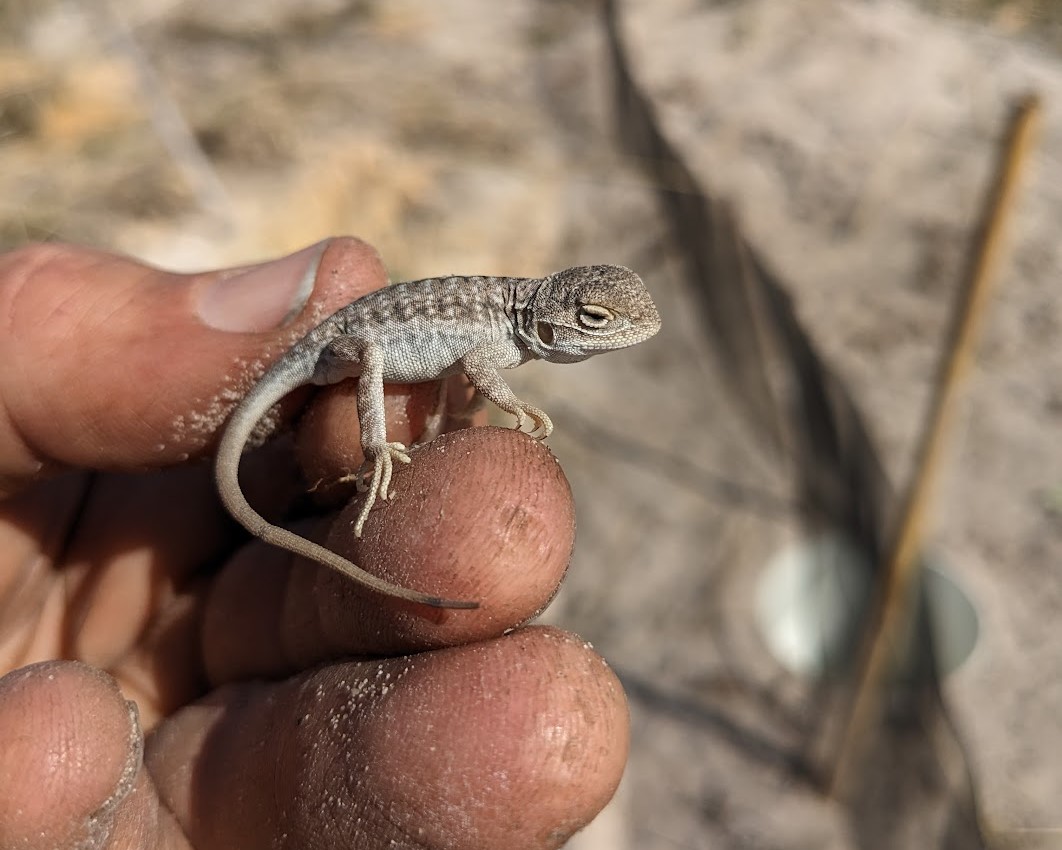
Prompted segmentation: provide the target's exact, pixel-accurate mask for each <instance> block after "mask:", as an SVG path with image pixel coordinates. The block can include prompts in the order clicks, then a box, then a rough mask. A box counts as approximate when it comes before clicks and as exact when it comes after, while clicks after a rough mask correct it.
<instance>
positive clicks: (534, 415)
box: [461, 351, 553, 440]
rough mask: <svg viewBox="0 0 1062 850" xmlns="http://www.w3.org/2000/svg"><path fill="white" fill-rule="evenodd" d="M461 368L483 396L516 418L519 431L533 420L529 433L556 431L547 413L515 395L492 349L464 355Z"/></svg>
mask: <svg viewBox="0 0 1062 850" xmlns="http://www.w3.org/2000/svg"><path fill="white" fill-rule="evenodd" d="M461 368H462V369H464V372H465V374H466V375H467V376H468V380H470V381H471V382H472V384H473V386H475V388H476V390H477V391H478V392H479V393H480V394H481V395H482V396H484V397H485V398H487V399H489V400H490V401H492V402H494V403H495V404H496V405H498V407H500V408H501V409H502V410H504V411H505V412H506V413H511V414H512V415H513V416H515V417H516V429H517V430H519V431H523V430H524V427H523V426H524V422H525V421H526V420H527V419H531V421H532V423H533V426H534V427H532V428H531V430H530V431H528V432H527V433H528V434H530V435H531V436H532V437H536V438H537V439H539V440H544V439H545V438H546V437H548V436H549V435H550V434H552V433H553V423H552V422H551V421H550V418H549V417H548V416H547V415H546V412H545V411H544V410H539V409H538V408H537V407H535V406H534V405H532V404H528V403H527V402H523V401H520V399H518V398H517V397H516V393H514V392H513V391H512V388H511V387H510V386H509V385H508V384H507V383H506V382H505V379H504V378H503V377H502V376H501V374H500V373H499V372H498V367H497V366H496V365H495V364H494V363H493V362H492V361H491V359H490V355H489V352H483V351H473V352H471V353H469V354H466V355H465V356H464V357H463V358H461Z"/></svg>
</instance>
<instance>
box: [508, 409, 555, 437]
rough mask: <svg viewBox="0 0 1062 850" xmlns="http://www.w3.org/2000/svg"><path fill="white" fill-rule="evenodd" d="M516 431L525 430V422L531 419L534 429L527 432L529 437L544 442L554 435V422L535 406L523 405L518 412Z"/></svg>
mask: <svg viewBox="0 0 1062 850" xmlns="http://www.w3.org/2000/svg"><path fill="white" fill-rule="evenodd" d="M516 417H517V418H516V430H517V431H523V430H524V420H525V419H530V420H531V422H532V423H533V425H534V427H533V428H531V430H530V431H525V432H524V433H526V434H527V435H528V436H530V437H534V438H535V439H536V440H544V439H546V437H548V436H549V435H550V434H552V433H553V422H552V421H551V420H550V418H549V417H548V416H547V415H546V411H544V410H539V409H538V408H537V407H535V406H534V405H530V404H524V403H521V404H520V407H519V408H517V412H516Z"/></svg>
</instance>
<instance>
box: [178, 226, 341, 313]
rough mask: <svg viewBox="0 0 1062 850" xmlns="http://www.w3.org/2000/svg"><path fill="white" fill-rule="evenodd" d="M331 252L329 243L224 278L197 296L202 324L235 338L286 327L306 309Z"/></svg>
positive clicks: (223, 276) (243, 269) (227, 274)
mask: <svg viewBox="0 0 1062 850" xmlns="http://www.w3.org/2000/svg"><path fill="white" fill-rule="evenodd" d="M327 247H328V240H325V241H323V242H318V243H317V244H316V245H311V246H310V247H309V248H303V249H302V250H301V251H296V252H295V253H294V254H289V255H288V256H287V257H281V258H280V259H279V260H271V261H270V262H268V263H261V264H260V265H257V266H250V267H249V268H242V269H232V270H231V271H228V272H221V273H220V274H219V275H218V277H217V278H216V279H215V280H214V281H213V282H212V283H211V284H210V285H209V286H207V287H206V288H205V289H204V290H203V292H202V294H201V295H200V296H199V303H198V306H197V312H198V314H199V318H200V319H201V320H202V321H203V323H204V324H206V325H209V326H210V327H212V328H215V329H217V330H219V331H233V332H236V333H255V332H260V331H268V330H273V329H275V328H282V327H284V325H286V324H288V322H290V321H291V320H292V319H294V318H295V317H296V316H298V315H299V313H300V312H302V308H303V307H304V306H306V302H307V300H309V298H310V294H311V293H312V292H313V285H314V281H315V280H316V279H317V267H318V266H319V265H320V264H321V257H322V256H323V255H324V252H325V248H327Z"/></svg>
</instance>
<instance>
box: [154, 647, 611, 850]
mask: <svg viewBox="0 0 1062 850" xmlns="http://www.w3.org/2000/svg"><path fill="white" fill-rule="evenodd" d="M627 736H628V718H627V708H626V702H625V700H624V697H623V692H622V689H621V687H620V685H619V682H618V681H617V679H616V678H615V676H614V675H613V674H612V673H611V671H609V669H608V668H607V666H606V665H605V663H604V662H603V661H602V659H601V658H600V657H599V656H597V655H596V654H595V653H594V652H593V651H592V650H590V649H589V648H588V647H587V646H586V644H585V643H584V642H583V641H582V640H580V639H578V638H576V637H575V636H573V635H570V634H567V633H564V632H560V631H557V630H553V629H546V628H529V629H524V630H520V631H517V632H514V633H512V634H510V635H507V636H505V637H503V638H499V639H497V640H493V641H488V642H485V643H482V644H477V645H475V646H468V647H458V648H452V649H446V650H437V651H434V652H429V653H424V654H421V655H417V656H414V657H412V658H390V659H386V660H383V661H379V662H376V661H373V662H360V663H343V664H336V665H334V666H329V667H324V668H318V669H317V670H315V671H313V672H311V673H307V674H304V675H302V676H299V677H297V678H296V679H293V680H291V681H289V682H285V683H281V684H272V685H263V684H257V685H254V684H251V685H249V684H239V685H233V686H230V687H227V688H225V689H224V690H222V691H220V692H218V693H217V695H216V696H215V697H213V698H212V699H210V700H209V701H208V702H206V703H205V704H203V705H200V706H195V707H191V708H188V709H186V710H184V711H182V712H180V713H179V714H177V715H175V716H174V717H173V718H171V719H170V720H168V721H166V722H165V723H164V724H163V725H162V726H161V727H160V728H159V730H158V731H157V732H156V733H155V734H154V735H153V737H152V739H151V740H150V742H149V745H148V751H147V765H148V767H149V769H150V771H151V774H152V776H153V778H154V779H155V782H156V784H157V786H158V788H159V793H160V795H161V797H162V799H163V800H164V801H165V803H166V804H167V806H168V807H169V808H170V809H171V810H172V811H173V812H174V814H175V816H176V817H177V819H178V820H179V822H180V823H181V826H182V827H183V829H184V831H185V834H186V835H188V837H189V839H190V840H191V842H192V843H193V844H194V845H195V847H196V848H197V850H211V848H227V847H237V846H239V847H271V846H274V845H275V844H277V843H278V842H279V841H280V837H281V836H283V837H284V841H285V843H286V844H287V845H290V846H314V847H318V848H322V849H323V850H324V849H325V848H331V847H336V848H339V847H360V848H365V849H366V850H371V848H385V847H386V848H423V847H450V848H455V850H473V848H490V850H495V849H496V848H498V847H521V848H528V850H536V848H555V847H559V846H560V845H561V844H563V843H564V841H565V840H566V839H567V838H568V836H570V835H571V834H572V833H573V832H575V831H576V830H577V829H579V828H581V827H582V826H584V825H585V824H586V823H587V822H589V820H590V819H591V818H592V817H593V816H594V814H596V812H597V811H598V810H600V808H602V806H603V805H604V804H605V802H607V800H608V799H609V798H610V797H611V795H612V793H613V791H614V790H615V787H616V784H617V783H618V782H619V778H620V775H621V773H622V771H623V764H624V762H625V760H626V754H627V743H628V742H627Z"/></svg>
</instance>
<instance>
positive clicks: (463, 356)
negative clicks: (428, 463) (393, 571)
mask: <svg viewBox="0 0 1062 850" xmlns="http://www.w3.org/2000/svg"><path fill="white" fill-rule="evenodd" d="M659 329H660V315H659V314H658V313H657V310H656V306H655V305H654V304H653V301H652V299H651V298H650V297H649V293H648V291H647V290H646V288H645V285H644V284H643V283H642V281H641V279H640V278H639V277H638V275H636V274H635V273H634V272H632V271H630V270H629V269H625V268H623V267H622V266H605V265H601V266H579V267H576V268H571V269H566V270H564V271H560V272H557V273H555V274H551V275H548V276H546V277H543V278H514V277H440V278H428V279H426V280H414V281H408V282H405V283H397V284H394V285H392V286H388V287H385V288H383V289H379V290H376V291H375V292H371V293H369V294H368V295H366V296H364V297H362V298H359V299H358V300H356V301H353V302H352V303H350V304H348V305H347V306H346V307H343V308H342V309H341V310H339V311H338V312H336V313H334V314H333V315H332V316H331V317H329V318H328V319H325V321H324V322H322V323H321V324H320V325H318V326H317V327H316V328H314V329H313V330H312V331H310V332H309V333H308V334H307V335H306V336H305V337H303V338H302V339H301V340H300V341H299V342H297V343H296V344H295V345H294V346H293V347H292V348H291V349H290V350H289V351H288V352H287V353H285V354H284V355H282V356H281V357H280V359H279V360H277V361H276V362H275V363H274V364H273V366H272V367H271V368H270V369H269V370H268V371H267V372H266V373H265V374H264V375H263V376H262V378H261V379H260V380H259V381H258V383H257V384H256V385H255V386H254V387H253V388H252V389H251V391H250V392H249V393H248V394H247V395H246V396H245V397H244V398H243V400H242V401H241V402H240V403H239V404H238V405H237V406H236V408H235V410H233V412H232V415H231V417H230V418H229V420H228V424H227V425H226V427H225V432H224V434H223V435H222V438H221V442H220V444H219V445H218V450H217V461H216V466H215V478H216V481H217V487H218V492H219V493H220V494H221V500H222V502H224V504H225V507H226V508H228V510H229V512H230V513H231V514H232V515H233V516H234V517H235V518H236V519H237V520H239V522H240V523H241V524H242V525H243V526H244V527H245V528H247V530H248V531H250V532H251V533H252V534H254V535H255V536H257V537H260V538H261V539H262V540H264V541H266V542H267V543H272V544H273V545H274V546H280V547H281V548H283V549H287V550H288V551H290V552H293V553H295V554H296V555H302V556H303V557H306V558H310V559H312V560H314V561H317V562H319V563H321V564H324V565H325V566H328V567H331V568H333V569H335V570H338V571H339V572H341V573H343V574H344V575H346V576H348V577H350V578H352V579H354V580H355V581H357V582H359V583H361V584H363V585H365V586H366V587H369V588H371V589H373V590H375V591H378V592H380V593H383V594H386V595H388V596H393V597H397V598H399V599H406V600H409V601H412V602H418V603H421V604H423V605H431V606H434V607H437V608H476V607H478V603H476V602H463V601H459V600H452V599H442V598H440V597H438V596H432V595H429V594H426V593H421V592H419V591H415V590H411V589H408V588H405V587H400V586H399V585H395V584H391V583H390V582H388V581H385V580H383V579H381V578H377V577H376V576H374V575H372V574H370V573H367V572H365V571H364V570H363V569H361V568H360V567H358V566H356V565H355V564H353V563H351V562H350V561H348V560H347V559H346V558H343V557H341V556H340V555H337V554H336V553H335V552H332V551H331V550H329V549H326V548H325V547H324V546H321V545H319V544H317V543H314V542H312V541H310V540H307V539H306V538H304V537H300V536H299V535H297V534H295V533H293V532H291V531H288V530H286V529H284V528H280V527H278V526H275V525H273V524H271V523H270V522H268V521H267V520H266V519H265V518H263V517H262V516H260V515H259V514H258V513H257V512H256V511H255V510H254V508H252V507H251V506H250V504H248V502H247V499H246V497H245V496H244V494H243V492H242V490H241V489H240V484H239V478H238V475H239V465H240V456H241V455H242V454H243V450H244V448H245V446H246V443H247V440H248V438H249V437H250V435H251V433H252V432H253V431H254V429H255V427H256V426H257V424H258V422H259V420H261V419H262V417H263V416H265V415H266V413H268V412H269V410H270V408H271V407H273V405H274V404H276V403H277V402H278V401H280V400H281V399H282V398H283V397H284V396H285V395H287V394H288V393H289V392H290V391H291V390H293V389H295V388H296V387H300V386H303V385H304V384H317V385H325V384H334V383H338V382H339V381H342V380H344V379H346V378H354V377H356V378H358V379H359V382H358V389H357V406H358V419H359V421H360V423H361V446H362V450H363V451H364V454H365V463H364V464H363V465H362V469H363V470H364V469H366V468H367V467H369V466H370V465H371V467H372V480H371V483H370V484H369V486H368V494H367V495H366V497H365V504H364V505H363V506H362V508H361V512H360V514H359V516H358V520H357V522H356V524H355V526H354V534H355V536H357V537H360V536H361V531H362V527H363V526H364V524H365V519H366V517H367V516H368V515H369V511H370V510H372V506H373V504H374V503H375V501H376V499H377V497H379V498H380V499H384V500H386V499H387V498H388V489H389V487H390V484H391V471H392V466H393V464H394V462H395V461H398V462H400V463H409V455H408V453H407V452H406V447H405V446H404V445H403V444H402V443H394V442H388V441H387V434H386V431H385V423H384V392H383V387H384V383H419V382H423V381H435V380H438V379H440V378H445V377H447V376H449V375H453V374H457V373H459V372H464V373H465V375H466V376H467V377H468V379H469V381H471V382H472V384H473V386H474V387H475V388H476V390H477V391H478V392H479V393H480V394H481V395H483V396H484V397H486V398H488V399H490V400H491V401H492V402H494V403H495V404H496V405H497V406H498V407H500V408H501V409H502V410H504V411H505V412H507V413H511V414H512V415H514V416H515V417H516V420H517V421H516V426H515V427H516V428H517V429H520V430H523V426H524V424H525V423H526V422H528V421H530V424H531V425H532V428H531V429H530V431H529V433H530V434H531V436H535V437H538V438H539V439H544V438H545V437H548V436H549V435H550V433H551V432H552V431H553V423H552V422H550V419H549V417H548V416H547V415H546V414H545V413H544V412H543V411H541V410H539V409H538V408H537V407H533V406H532V405H530V404H527V403H525V402H523V401H520V399H518V398H517V397H516V395H515V394H514V393H513V391H512V390H511V389H510V388H509V385H508V384H507V383H506V382H505V380H504V378H502V377H501V375H500V374H498V370H499V369H511V368H514V367H516V366H519V365H520V364H521V363H526V362H527V361H528V360H536V359H537V360H548V361H550V362H551V363H575V362H578V361H580V360H585V359H586V358H587V357H590V356H592V355H594V354H600V353H602V352H605V351H615V350H616V349H619V348H626V347H627V346H630V345H634V344H636V343H639V342H642V341H643V340H646V339H649V337H651V336H653V334H655V333H656V332H657V331H658V330H659ZM360 477H361V470H359V473H358V478H359V480H360Z"/></svg>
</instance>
